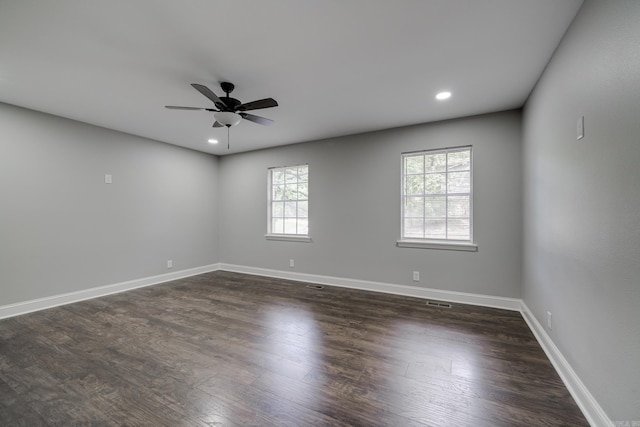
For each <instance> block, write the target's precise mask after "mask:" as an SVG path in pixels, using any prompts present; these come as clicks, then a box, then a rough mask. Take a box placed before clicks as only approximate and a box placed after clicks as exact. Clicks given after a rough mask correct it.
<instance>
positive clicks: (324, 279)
mask: <svg viewBox="0 0 640 427" xmlns="http://www.w3.org/2000/svg"><path fill="white" fill-rule="evenodd" d="M220 270H225V271H232V272H236V273H246V274H254V275H256V276H267V277H275V278H278V279H287V280H295V281H298V282H308V283H317V284H320V285H328V286H331V285H332V286H340V287H343V288H351V289H362V290H365V291H373V292H383V293H386V294H394V295H403V296H409V297H417V298H425V299H434V300H441V301H449V302H457V303H460V304H471V305H480V306H483V307H493V308H502V309H505V310H512V311H520V300H519V299H516V298H505V297H496V296H489V295H480V294H473V293H467V292H456V291H445V290H441V289H431V288H419V287H417V286H407V285H395V284H391V283H382V282H372V281H368V280H358V279H347V278H343V277H331V276H322V275H318V274H307V273H296V272H290V271H282V270H270V269H267V268H258V267H248V266H244V265H233V264H224V263H220Z"/></svg>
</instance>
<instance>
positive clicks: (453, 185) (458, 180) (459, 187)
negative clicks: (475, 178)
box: [448, 172, 471, 193]
mask: <svg viewBox="0 0 640 427" xmlns="http://www.w3.org/2000/svg"><path fill="white" fill-rule="evenodd" d="M448 192H449V193H470V192H471V172H451V173H450V174H449V182H448Z"/></svg>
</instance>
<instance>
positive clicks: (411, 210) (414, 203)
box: [404, 197, 424, 218]
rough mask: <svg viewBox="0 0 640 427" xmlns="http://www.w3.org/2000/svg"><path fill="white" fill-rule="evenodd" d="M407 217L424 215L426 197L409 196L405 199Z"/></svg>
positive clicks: (405, 214)
mask: <svg viewBox="0 0 640 427" xmlns="http://www.w3.org/2000/svg"><path fill="white" fill-rule="evenodd" d="M404 216H405V218H422V217H423V216H424V197H407V198H405V200H404Z"/></svg>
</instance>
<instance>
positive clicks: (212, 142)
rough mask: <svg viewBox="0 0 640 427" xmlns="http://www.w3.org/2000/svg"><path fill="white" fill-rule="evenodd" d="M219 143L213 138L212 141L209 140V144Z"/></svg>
mask: <svg viewBox="0 0 640 427" xmlns="http://www.w3.org/2000/svg"><path fill="white" fill-rule="evenodd" d="M217 143H218V140H217V139H213V138H211V139H210V140H209V144H217Z"/></svg>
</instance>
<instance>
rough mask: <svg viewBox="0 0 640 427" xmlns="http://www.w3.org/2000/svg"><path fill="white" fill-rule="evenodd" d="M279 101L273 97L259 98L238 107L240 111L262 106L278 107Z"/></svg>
mask: <svg viewBox="0 0 640 427" xmlns="http://www.w3.org/2000/svg"><path fill="white" fill-rule="evenodd" d="M277 106H278V103H277V102H276V100H275V99H273V98H265V99H259V100H257V101H251V102H247V103H246V104H242V105H241V106H239V107H238V110H240V111H248V110H259V109H261V108H271V107H277Z"/></svg>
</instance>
